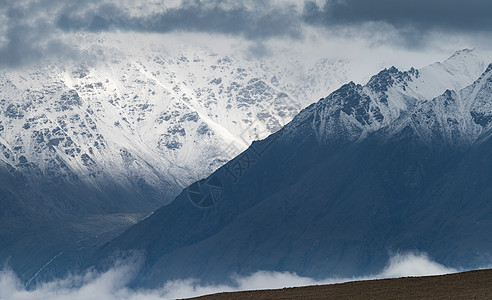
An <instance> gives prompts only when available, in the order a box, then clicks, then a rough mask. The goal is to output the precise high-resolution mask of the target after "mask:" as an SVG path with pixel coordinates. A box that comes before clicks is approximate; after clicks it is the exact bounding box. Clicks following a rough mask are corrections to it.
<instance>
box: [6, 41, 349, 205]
mask: <svg viewBox="0 0 492 300" xmlns="http://www.w3.org/2000/svg"><path fill="white" fill-rule="evenodd" d="M144 53H145V54H144V55H142V54H140V55H139V56H137V55H132V54H131V53H130V54H123V53H122V52H121V51H119V50H118V48H117V47H113V48H109V49H106V58H105V60H103V61H98V62H96V63H94V65H87V64H84V65H67V66H63V67H60V66H42V67H33V68H31V69H30V70H29V71H25V70H22V71H15V70H14V71H4V72H2V73H1V74H0V85H1V88H0V99H1V100H0V111H1V112H2V113H1V116H0V149H1V151H0V161H1V168H2V169H7V171H6V172H8V173H10V174H14V173H15V174H19V176H23V177H25V178H26V180H27V181H29V182H37V181H39V180H41V179H42V181H43V182H46V181H48V182H52V183H53V182H55V183H58V182H66V183H67V184H75V185H79V184H82V185H84V186H90V187H92V188H96V189H99V190H104V189H107V188H108V187H109V186H111V187H112V186H114V187H115V188H114V189H116V187H122V188H123V189H125V190H127V191H128V192H129V193H133V194H137V195H140V198H141V203H139V205H142V207H143V208H144V210H146V211H149V208H151V207H157V206H159V205H162V204H165V203H167V202H169V201H170V200H172V199H173V198H174V196H175V195H176V194H177V193H178V192H179V191H180V190H181V188H183V187H185V186H186V185H188V184H190V183H191V182H193V181H195V180H198V179H200V178H203V177H205V176H207V175H209V174H210V173H211V172H213V171H214V170H215V169H217V168H218V167H219V166H221V165H222V164H224V163H225V162H226V161H228V160H229V159H231V158H232V157H234V156H236V155H237V154H238V153H240V152H241V151H243V150H245V149H246V148H247V147H248V146H249V144H250V143H251V142H252V141H253V140H257V139H261V138H265V137H266V136H268V135H269V134H271V133H273V132H276V131H277V130H279V129H280V128H281V127H282V126H283V125H285V124H286V123H287V122H289V121H290V120H291V119H292V118H293V117H294V116H295V115H296V114H297V113H298V112H299V111H300V109H301V108H303V107H305V106H307V105H309V104H310V103H311V102H312V101H313V99H314V100H315V99H317V97H318V95H319V94H320V91H323V93H324V92H325V91H330V90H333V89H335V88H337V87H338V86H340V85H341V84H342V83H344V82H345V81H346V76H345V70H344V68H345V65H346V62H344V61H338V60H335V61H332V60H322V61H319V62H317V63H316V64H315V65H313V66H311V67H310V68H309V69H307V68H306V67H305V66H303V65H301V64H300V63H299V62H295V61H293V62H292V63H290V64H287V65H284V64H280V63H279V62H278V61H275V60H268V61H257V60H252V61H249V60H247V59H244V58H239V57H238V58H235V57H229V56H219V55H218V54H217V53H214V52H212V51H211V50H207V49H196V48H191V47H181V48H179V49H173V50H172V51H171V50H170V52H169V53H165V52H162V50H161V49H159V51H157V50H152V49H148V51H144ZM48 184H49V183H48ZM12 193H13V194H15V192H12ZM66 205H67V206H70V205H72V204H70V203H66ZM81 205H82V206H83V204H81ZM92 205H94V206H96V207H97V206H98V204H97V203H92ZM111 205H113V206H114V205H116V206H120V205H124V204H123V203H118V201H116V200H115V201H114V203H113V204H111ZM128 205H130V207H133V206H132V205H131V204H128ZM55 206H56V205H55Z"/></svg>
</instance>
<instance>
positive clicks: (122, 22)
mask: <svg viewBox="0 0 492 300" xmlns="http://www.w3.org/2000/svg"><path fill="white" fill-rule="evenodd" d="M221 2H222V1H217V0H213V1H196V0H195V1H183V2H182V3H181V5H180V6H179V7H174V8H169V9H166V10H164V11H161V12H158V13H152V14H151V15H143V16H138V17H135V16H132V15H131V14H130V13H131V12H128V11H125V10H124V8H122V7H118V6H116V5H114V4H111V3H103V4H101V5H99V6H96V7H94V8H92V9H90V10H87V11H85V12H84V13H83V14H80V13H79V12H78V11H75V10H71V11H70V10H67V9H66V10H65V11H64V12H63V13H62V14H61V15H60V16H59V18H58V20H57V27H58V28H60V29H62V30H65V31H71V30H89V31H106V30H112V29H119V30H133V31H142V32H156V33H168V32H175V31H187V32H206V33H221V34H230V35H239V36H243V37H245V38H247V39H252V40H255V39H264V38H269V37H289V38H298V37H300V36H301V30H300V25H301V24H300V22H301V20H300V18H299V16H298V13H297V12H296V10H295V7H293V6H290V5H287V6H275V5H273V4H272V3H271V2H270V1H261V2H260V4H257V5H255V7H253V8H250V7H247V6H245V5H243V4H236V5H231V6H229V7H227V6H226V7H225V6H224V5H223V4H222V3H221Z"/></svg>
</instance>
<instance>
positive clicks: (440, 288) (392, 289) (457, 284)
mask: <svg viewBox="0 0 492 300" xmlns="http://www.w3.org/2000/svg"><path fill="white" fill-rule="evenodd" d="M193 299H200V300H212V299H214V300H215V299H219V300H222V299H224V300H226V299H492V270H478V271H470V272H463V273H457V274H449V275H442V276H427V277H406V278H397V279H381V280H369V281H356V282H347V283H340V284H330V285H318V286H307V287H297V288H286V289H281V290H263V291H247V292H234V293H220V294H214V295H207V296H202V297H198V298H193Z"/></svg>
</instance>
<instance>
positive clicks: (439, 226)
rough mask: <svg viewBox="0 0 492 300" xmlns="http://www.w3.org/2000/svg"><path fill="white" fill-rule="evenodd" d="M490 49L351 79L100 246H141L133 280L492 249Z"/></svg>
mask: <svg viewBox="0 0 492 300" xmlns="http://www.w3.org/2000/svg"><path fill="white" fill-rule="evenodd" d="M491 63H492V59H491V57H487V56H484V57H481V56H480V55H478V54H477V53H476V52H475V51H471V50H463V51H459V52H457V53H456V54H455V55H453V56H452V57H451V58H450V59H448V60H446V61H445V62H443V63H438V64H434V65H431V66H428V67H426V68H422V69H420V70H417V69H411V70H409V71H406V72H401V71H399V70H398V69H396V68H390V69H385V70H383V71H381V72H380V73H379V74H377V75H375V76H373V77H372V78H371V79H370V80H369V82H368V83H367V84H366V85H364V86H362V85H358V84H355V83H349V84H346V85H344V86H342V87H341V88H340V89H338V90H336V91H335V92H333V93H331V94H330V95H329V96H328V97H326V98H323V99H321V100H319V101H318V102H317V103H315V104H312V105H310V106H309V107H308V108H306V109H304V110H303V111H301V112H300V113H299V114H298V115H297V116H296V117H295V118H294V119H293V120H292V121H291V122H290V123H289V124H287V125H286V126H285V127H284V128H282V129H281V130H279V131H278V132H276V133H274V134H272V135H270V136H269V137H268V138H266V139H264V140H262V141H256V142H254V143H253V144H252V145H251V146H250V147H249V148H248V149H247V150H246V151H244V152H243V153H241V154H240V155H239V156H237V157H236V158H234V159H233V160H231V161H229V162H228V163H226V164H225V165H224V166H222V167H221V168H219V169H218V170H217V171H216V172H214V173H213V174H212V175H211V176H210V177H208V178H206V179H204V180H201V181H199V182H196V183H194V184H192V185H191V186H189V187H188V188H187V189H185V190H184V191H183V192H182V193H181V194H180V195H179V196H178V197H177V198H176V199H175V200H174V201H173V202H172V203H170V204H169V205H167V206H164V207H162V208H160V209H159V210H157V211H156V212H155V213H154V214H153V215H151V216H149V217H148V218H146V219H145V220H143V221H141V222H139V223H138V224H136V225H134V226H132V227H131V228H129V229H128V230H127V231H126V232H124V233H123V234H122V235H120V236H119V237H118V238H116V239H115V240H113V241H112V242H110V243H109V244H108V245H106V246H105V247H104V248H101V249H99V250H98V252H97V253H96V254H95V256H94V258H93V260H91V262H92V263H94V264H96V265H97V264H99V265H100V266H101V265H103V266H104V263H103V262H105V261H108V260H107V259H108V257H112V255H113V254H114V253H119V254H121V253H122V251H123V253H124V252H125V251H130V252H131V253H135V252H133V251H135V250H136V251H137V253H141V254H142V255H143V257H144V258H145V265H144V267H143V268H142V271H141V273H140V274H139V276H138V277H137V278H136V280H135V283H134V284H135V285H137V286H159V285H161V284H162V283H163V282H164V281H165V280H169V279H183V278H189V277H193V278H199V279H201V280H202V281H203V282H214V283H217V282H221V281H225V280H228V278H229V276H230V275H231V274H240V275H241V274H250V273H252V272H256V271H258V270H271V271H289V272H296V273H297V274H299V275H301V276H310V277H320V278H326V277H329V276H361V275H367V274H370V273H371V272H376V271H377V270H380V269H381V268H383V267H384V265H385V264H386V262H387V260H388V257H389V256H390V254H391V253H395V252H399V251H424V252H427V253H428V254H429V255H430V256H431V257H432V258H433V259H435V260H436V261H438V262H440V263H443V264H445V265H448V266H453V267H457V268H465V269H466V268H477V267H480V266H485V265H490V263H491V262H492V254H491V253H490V249H491V247H492V239H491V235H490V228H492V219H491V217H490V216H491V215H492V202H491V201H490V198H491V197H492V188H491V185H490V182H492V173H491V172H490V168H491V167H492V161H491V159H490V157H491V149H492V148H491V145H492V139H490V134H491V132H492V131H491V128H492V124H491V123H492V106H491V103H492V64H491Z"/></svg>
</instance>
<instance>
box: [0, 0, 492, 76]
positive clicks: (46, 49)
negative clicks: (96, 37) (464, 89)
mask: <svg viewBox="0 0 492 300" xmlns="http://www.w3.org/2000/svg"><path fill="white" fill-rule="evenodd" d="M317 3H318V4H317ZM490 11H492V2H490V1H488V0H469V1H462V0H436V1H424V0H414V1H403V0H374V1H366V0H324V1H320V0H317V1H304V2H300V1H294V0H289V1H278V0H256V1H253V0H251V1H234V0H222V1H221V0H201V1H200V0H183V1H181V2H180V3H178V5H174V6H165V4H163V3H162V2H148V1H114V0H80V1H76V0H67V1H62V0H37V1H35V0H17V1H10V0H0V66H4V67H15V66H19V65H23V64H30V63H33V62H38V61H40V60H43V59H45V58H56V59H57V60H60V59H63V58H71V59H80V58H81V56H84V54H83V53H80V51H78V50H76V49H75V48H74V47H73V46H72V45H71V42H70V40H69V39H68V38H67V36H70V35H72V36H73V34H74V33H78V32H111V31H115V30H118V31H124V32H125V31H132V32H145V33H180V32H192V33H211V34H224V35H228V36H233V37H238V38H243V39H246V40H249V41H252V42H253V46H252V47H251V49H247V51H249V52H250V53H251V54H253V55H258V56H264V55H267V54H268V53H272V51H271V49H268V48H267V47H266V45H267V43H265V42H267V41H268V40H270V39H272V38H278V39H285V40H297V41H302V40H303V39H304V38H305V30H306V28H307V27H309V28H310V29H314V30H319V29H328V30H327V31H326V32H324V33H323V34H321V35H319V37H321V38H324V39H328V40H329V39H330V38H332V37H333V36H336V37H338V38H340V37H345V38H351V37H352V36H357V37H363V38H365V39H366V40H369V41H370V42H372V43H373V44H374V43H375V44H378V43H379V44H389V45H397V46H400V47H404V48H424V47H425V46H426V45H427V44H428V42H429V41H431V40H432V39H431V38H432V37H433V36H435V34H436V33H444V34H447V35H454V34H461V35H463V36H466V37H474V36H479V35H480V34H482V36H483V35H485V36H487V34H489V33H490V31H491V30H492V22H490V21H489V19H490V16H489V14H490V13H489V12H490ZM321 31H323V30H321ZM474 41H475V42H476V43H477V44H480V43H481V44H483V45H486V46H488V47H490V46H491V45H490V42H487V41H483V39H482V42H479V41H480V38H475V40H474ZM487 43H489V44H487Z"/></svg>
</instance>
